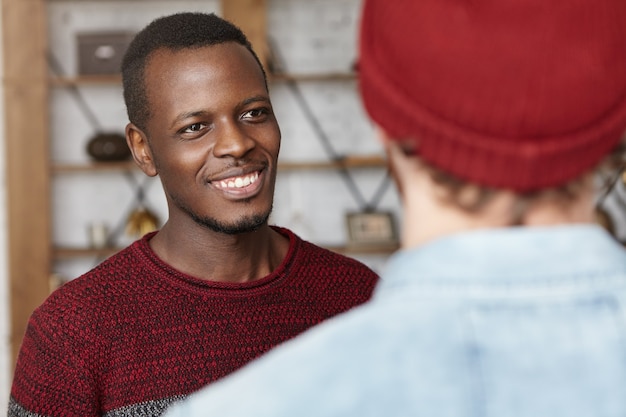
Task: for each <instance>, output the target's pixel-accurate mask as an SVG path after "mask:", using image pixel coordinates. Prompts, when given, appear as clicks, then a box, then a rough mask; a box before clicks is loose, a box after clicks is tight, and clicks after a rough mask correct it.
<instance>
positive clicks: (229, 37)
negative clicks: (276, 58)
mask: <svg viewBox="0 0 626 417" xmlns="http://www.w3.org/2000/svg"><path fill="white" fill-rule="evenodd" d="M225 42H235V43H239V44H241V45H243V46H245V47H246V48H248V50H249V51H250V53H252V55H253V56H254V57H255V59H256V60H257V62H258V63H259V66H260V67H261V70H262V71H263V67H262V65H261V63H260V61H259V59H258V57H257V56H256V54H255V53H254V51H253V50H252V46H251V45H250V42H249V41H248V39H247V38H246V36H245V35H244V33H243V32H242V31H241V30H240V29H239V28H238V27H236V26H235V25H233V24H232V23H230V22H228V21H226V20H224V19H222V18H220V17H218V16H216V15H215V14H212V13H211V14H207V13H191V12H186V13H177V14H173V15H169V16H164V17H161V18H158V19H156V20H154V21H152V22H151V23H150V24H149V25H148V26H146V27H145V28H144V29H143V30H141V31H140V32H139V33H138V34H137V35H136V36H135V38H134V39H133V41H132V42H131V43H130V45H129V47H128V49H127V51H126V53H125V55H124V58H123V60H122V79H123V87H124V100H125V102H126V108H127V112H128V118H129V120H130V121H131V122H132V123H134V124H135V125H136V126H138V127H139V128H141V129H145V123H146V121H147V119H148V118H149V116H150V112H149V107H148V102H147V97H146V91H145V86H144V82H143V78H144V69H145V66H146V63H147V61H148V59H149V57H150V55H151V54H152V53H153V52H155V51H157V50H159V49H162V48H166V49H170V50H180V49H187V48H201V47H205V46H211V45H217V44H221V43H225Z"/></svg>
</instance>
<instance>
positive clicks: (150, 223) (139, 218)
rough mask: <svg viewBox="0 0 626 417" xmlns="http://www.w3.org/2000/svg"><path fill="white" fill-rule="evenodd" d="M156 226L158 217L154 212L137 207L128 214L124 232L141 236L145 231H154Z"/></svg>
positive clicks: (157, 225)
mask: <svg viewBox="0 0 626 417" xmlns="http://www.w3.org/2000/svg"><path fill="white" fill-rule="evenodd" d="M158 227H159V219H158V218H157V216H156V214H154V213H153V212H152V211H150V210H148V209H147V208H145V207H137V208H136V209H135V210H133V211H131V213H130V214H129V215H128V220H127V221H126V234H127V235H129V236H136V237H141V236H143V235H145V234H146V233H150V232H152V231H155V230H156V229H157V228H158Z"/></svg>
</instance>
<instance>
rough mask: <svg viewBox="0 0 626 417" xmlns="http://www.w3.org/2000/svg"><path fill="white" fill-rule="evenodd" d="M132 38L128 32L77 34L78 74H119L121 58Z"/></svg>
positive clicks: (131, 34) (131, 33)
mask: <svg viewBox="0 0 626 417" xmlns="http://www.w3.org/2000/svg"><path fill="white" fill-rule="evenodd" d="M133 36H134V34H133V32H128V31H105V32H86V33H78V34H77V36H76V37H77V44H78V73H79V74H81V75H96V74H98V75H102V74H119V72H120V66H121V63H122V57H123V56H124V52H126V48H128V44H129V43H130V41H131V40H132V38H133Z"/></svg>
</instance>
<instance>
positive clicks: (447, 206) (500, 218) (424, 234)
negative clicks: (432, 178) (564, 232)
mask: <svg viewBox="0 0 626 417" xmlns="http://www.w3.org/2000/svg"><path fill="white" fill-rule="evenodd" d="M429 187H430V188H429ZM434 187H436V186H435V185H434V184H430V185H429V186H427V187H424V184H422V186H405V190H404V196H403V203H404V204H403V205H404V207H403V213H404V214H403V231H404V234H403V237H402V246H403V248H410V247H416V246H420V245H423V244H425V243H428V242H430V241H432V240H435V239H437V238H440V237H444V236H448V235H452V234H456V233H463V232H468V231H472V230H477V229H487V228H500V227H511V226H521V227H532V226H556V225H563V224H580V223H593V222H594V221H595V217H594V205H593V202H594V198H593V197H594V194H593V191H594V189H593V187H592V186H590V187H586V188H585V190H583V191H582V192H581V193H580V194H579V195H578V196H576V197H575V198H572V199H571V200H567V201H564V200H563V199H562V198H561V199H559V198H557V197H555V196H552V197H551V196H550V195H549V194H548V195H547V196H546V197H545V198H535V199H531V200H528V201H527V204H524V206H523V211H522V212H521V214H520V213H519V210H517V207H518V206H516V205H518V204H520V202H524V203H526V202H525V201H523V200H521V197H519V196H518V195H517V194H515V193H513V192H509V191H500V192H497V193H496V194H495V195H494V196H493V197H492V199H491V200H490V201H489V202H488V203H487V204H486V205H485V206H484V207H483V208H482V209H481V210H479V211H478V212H475V213H469V212H467V211H465V210H463V209H461V208H460V207H457V206H455V205H453V204H452V203H449V202H446V201H444V200H442V199H441V198H440V194H438V193H437V192H436V191H435V190H434ZM516 213H517V214H516Z"/></svg>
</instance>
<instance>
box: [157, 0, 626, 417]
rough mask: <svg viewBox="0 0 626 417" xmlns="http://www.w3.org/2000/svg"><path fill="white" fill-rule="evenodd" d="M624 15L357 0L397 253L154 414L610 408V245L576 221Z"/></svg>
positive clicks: (619, 10) (616, 278)
mask: <svg viewBox="0 0 626 417" xmlns="http://www.w3.org/2000/svg"><path fill="white" fill-rule="evenodd" d="M624 22H626V2H624V1H623V0H594V1H590V0H570V1H567V2H545V1H541V0H523V1H521V0H513V1H493V0H475V1H471V2H470V1H456V0H455V1H452V0H420V1H412V0H395V1H388V0H364V5H363V15H362V20H361V33H360V56H359V70H360V89H361V94H362V99H363V102H364V105H365V108H366V109H367V112H368V114H369V115H370V117H371V118H372V119H373V121H374V122H375V123H376V125H377V128H378V132H379V135H380V137H381V138H382V140H383V141H384V143H385V148H386V150H387V154H388V162H389V165H390V169H391V171H392V172H393V174H394V178H395V182H396V184H397V187H398V190H399V192H400V194H401V197H402V204H403V220H402V226H403V229H402V248H401V250H400V251H399V252H398V253H397V254H395V255H394V256H393V257H392V259H391V260H390V261H389V262H388V264H387V265H386V269H385V272H384V273H383V274H382V277H381V281H380V283H379V284H378V286H377V289H376V291H375V293H374V296H373V298H372V299H371V300H370V301H369V302H368V303H366V304H364V305H362V306H360V307H358V308H356V309H354V310H352V311H350V312H348V313H346V314H343V315H340V316H337V317H335V318H333V319H331V320H330V321H328V322H326V323H325V324H322V325H321V326H319V327H317V328H313V329H311V330H309V331H307V332H306V333H304V334H302V335H300V336H298V337H297V338H296V339H294V340H293V341H291V342H290V343H287V344H285V345H283V346H281V347H279V348H278V349H276V350H274V351H272V352H270V353H269V354H267V355H265V356H264V357H262V358H260V359H259V360H257V361H255V362H252V363H251V364H249V365H248V366H247V367H244V368H243V369H242V370H240V371H238V372H236V373H235V374H233V375H231V376H229V377H227V378H225V379H224V380H222V381H220V382H218V383H217V384H215V385H214V386H212V387H209V388H208V389H205V390H203V391H201V392H199V393H197V394H195V395H192V396H191V397H190V398H189V399H188V400H187V401H185V402H183V403H181V404H178V405H176V406H173V407H172V409H171V411H170V412H169V413H168V414H167V416H168V417H179V416H186V417H195V416H200V415H203V416H204V415H216V416H221V417H223V416H255V417H260V416H294V415H297V416H300V417H302V416H315V417H322V416H359V417H366V416H376V417H379V416H429V417H432V416H439V417H441V416H457V417H462V416H499V417H506V416H533V417H535V416H551V417H555V416H568V417H577V416H594V417H602V416H605V417H609V416H624V415H626V396H625V395H624V392H626V360H625V359H626V313H625V312H626V252H625V251H624V248H623V247H622V245H621V244H620V243H619V242H618V241H617V240H616V239H614V237H613V236H611V235H610V234H609V233H608V232H607V231H606V230H605V229H603V228H602V227H600V226H599V225H597V224H596V223H595V219H594V202H595V198H596V196H597V195H598V189H597V188H598V176H597V174H598V173H599V172H600V170H604V169H613V170H615V169H616V167H618V166H620V165H622V166H623V163H624V151H623V145H622V142H623V137H624V131H625V130H626V25H625V24H624ZM622 169H623V168H622ZM616 174H619V172H616Z"/></svg>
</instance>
